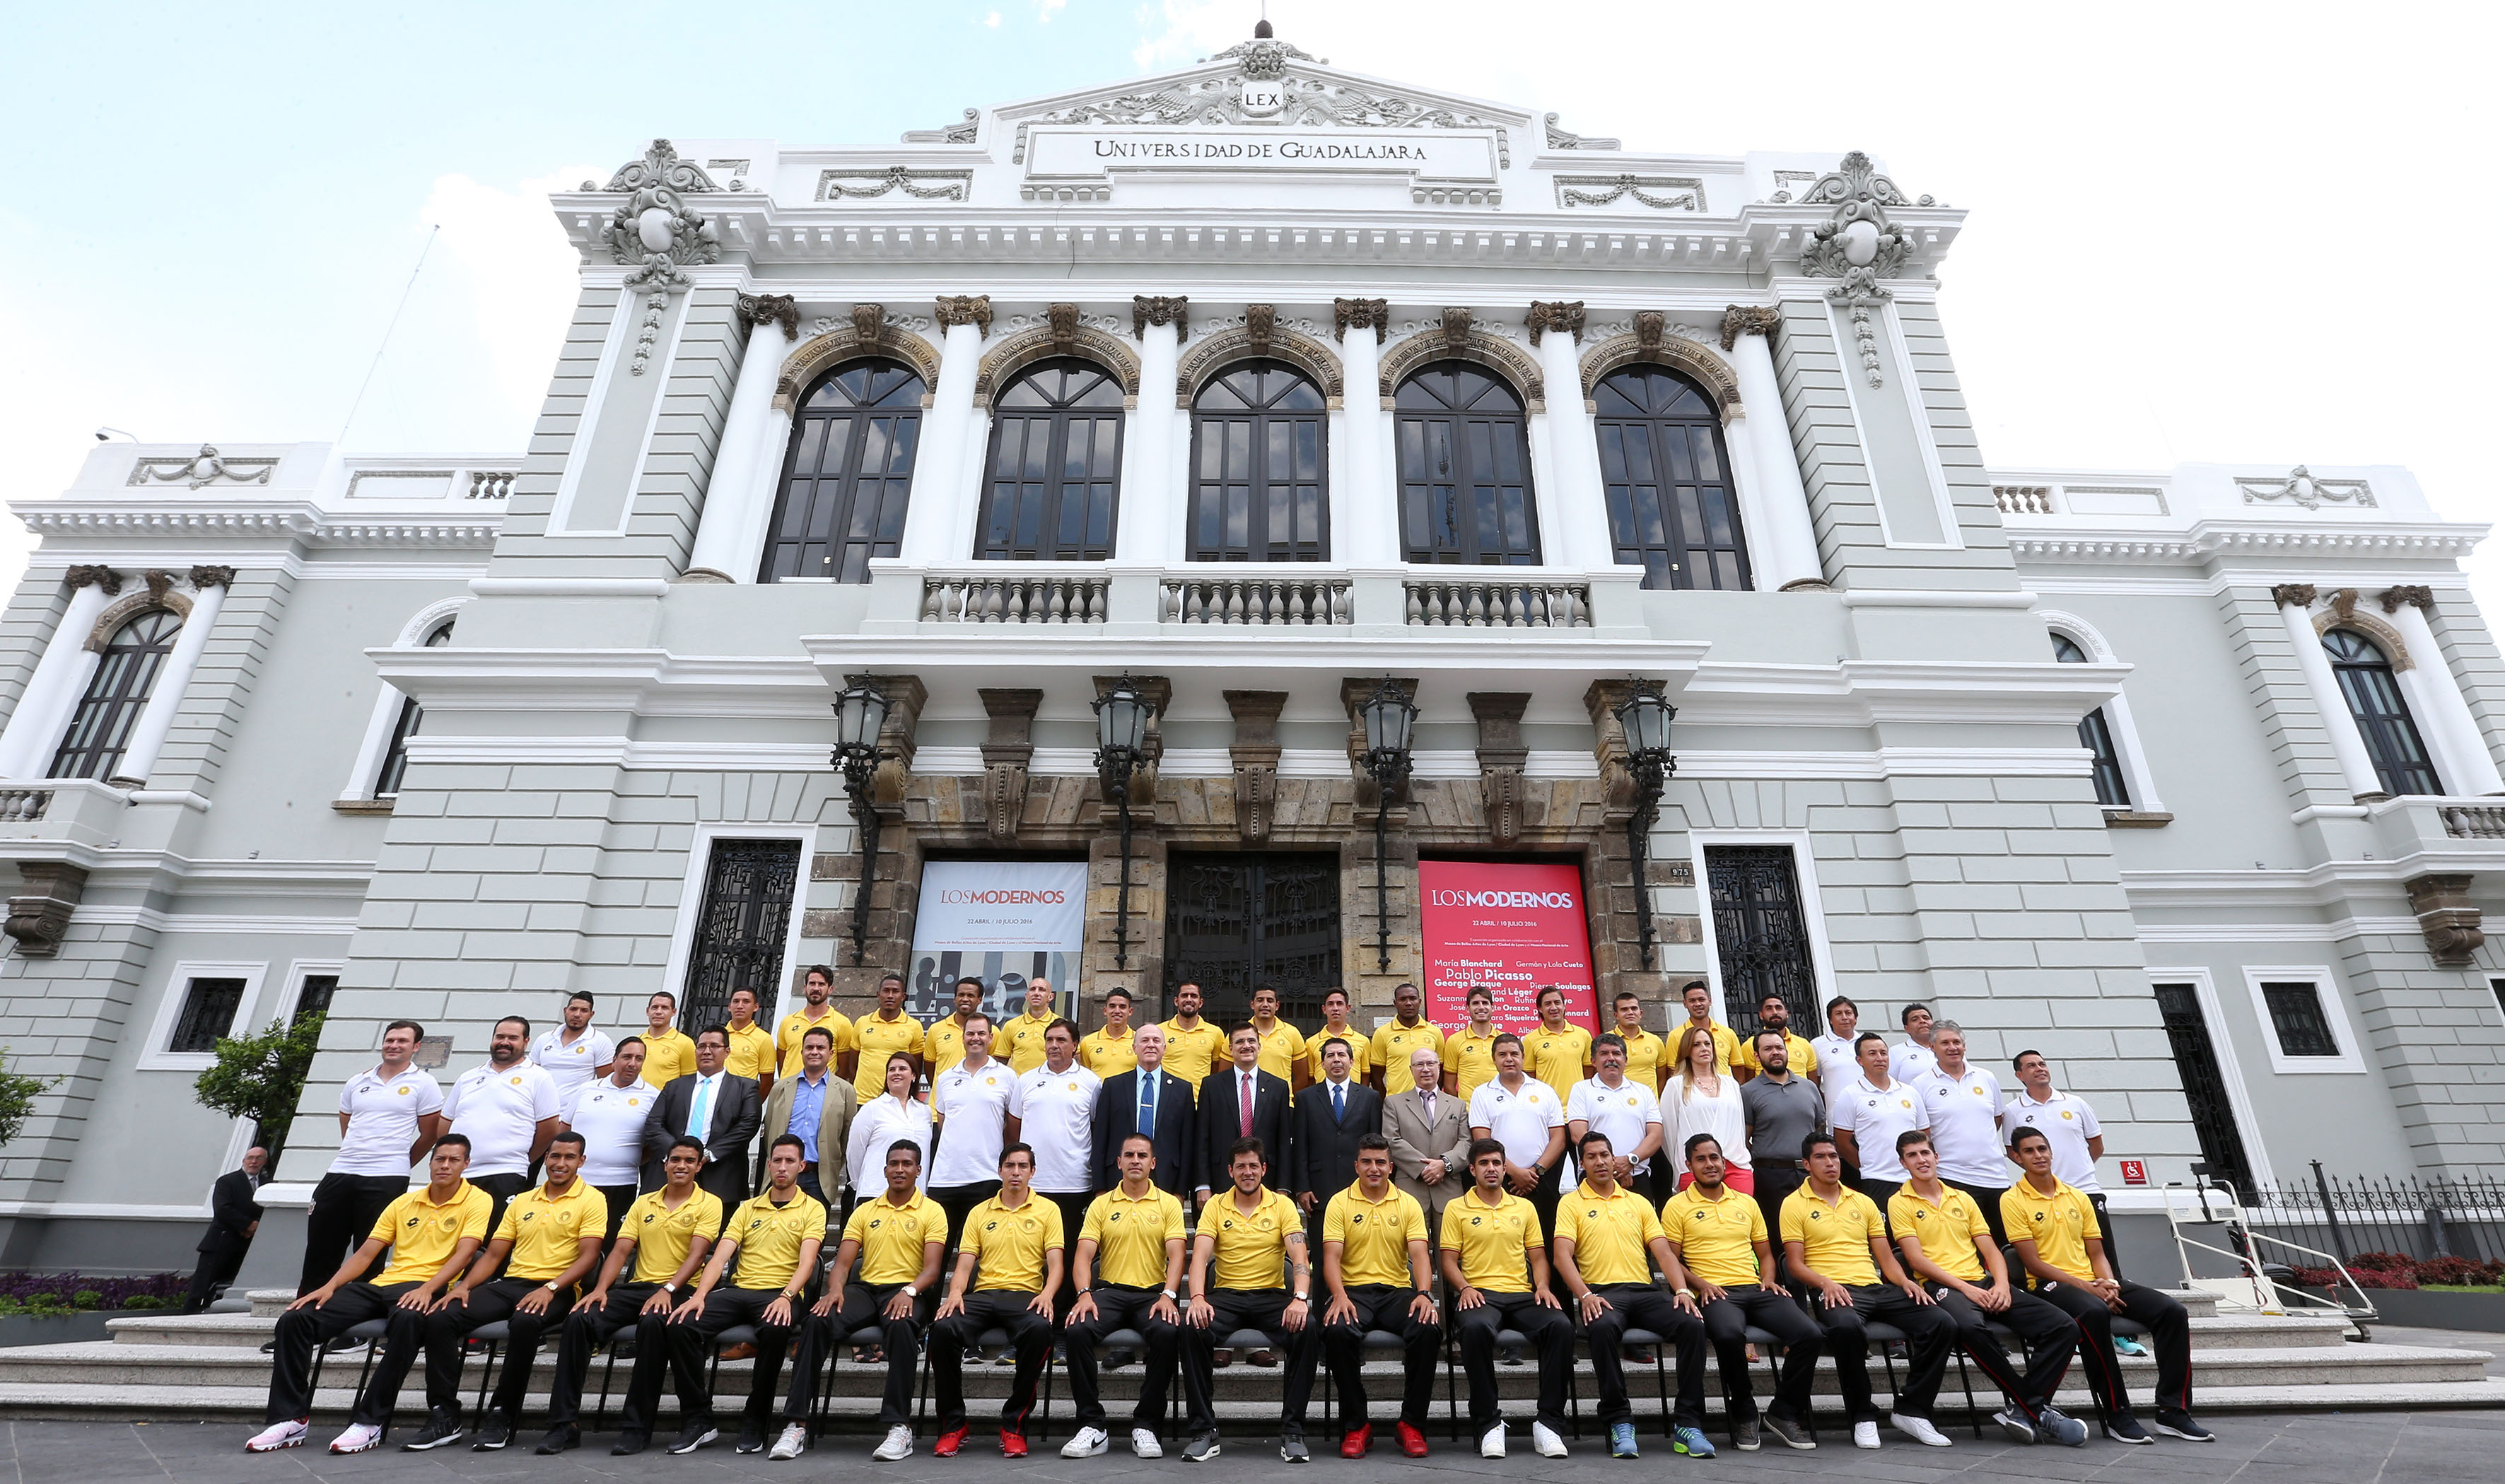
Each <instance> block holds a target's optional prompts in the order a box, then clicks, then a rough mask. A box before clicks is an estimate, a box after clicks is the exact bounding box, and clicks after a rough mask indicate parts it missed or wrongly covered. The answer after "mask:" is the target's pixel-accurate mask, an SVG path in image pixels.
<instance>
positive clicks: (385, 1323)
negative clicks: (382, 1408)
mask: <svg viewBox="0 0 2505 1484" xmlns="http://www.w3.org/2000/svg"><path fill="white" fill-rule="evenodd" d="M390 1325H391V1320H390V1319H389V1318H388V1317H386V1318H383V1319H370V1320H364V1321H361V1322H359V1323H357V1324H355V1325H349V1326H348V1328H347V1330H346V1331H345V1332H343V1333H341V1334H340V1335H339V1336H338V1337H337V1338H336V1339H334V1340H332V1341H331V1343H330V1344H328V1345H316V1346H314V1347H313V1378H312V1380H311V1382H310V1383H309V1384H307V1385H306V1387H305V1393H306V1395H308V1396H309V1395H311V1394H312V1393H314V1392H318V1391H320V1390H321V1389H322V1364H323V1362H324V1361H326V1360H329V1359H330V1358H331V1345H335V1344H337V1343H338V1342H339V1340H359V1341H362V1342H364V1344H365V1347H366V1360H365V1363H364V1364H363V1365H361V1366H359V1367H358V1368H357V1395H359V1396H364V1395H365V1391H366V1381H367V1380H368V1378H370V1377H371V1376H372V1375H373V1373H374V1347H375V1346H376V1345H378V1344H380V1343H381V1342H382V1337H383V1331H384V1330H385V1329H386V1328H388V1327H390ZM384 1431H386V1432H388V1431H390V1429H389V1426H388V1425H386V1426H385V1429H384Z"/></svg>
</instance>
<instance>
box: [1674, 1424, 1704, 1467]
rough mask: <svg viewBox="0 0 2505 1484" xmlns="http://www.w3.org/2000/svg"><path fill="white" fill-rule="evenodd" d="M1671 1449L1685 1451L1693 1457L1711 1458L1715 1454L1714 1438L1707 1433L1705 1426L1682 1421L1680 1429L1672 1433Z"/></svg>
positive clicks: (1679, 1451) (1677, 1451)
mask: <svg viewBox="0 0 2505 1484" xmlns="http://www.w3.org/2000/svg"><path fill="white" fill-rule="evenodd" d="M1670 1451H1671V1452H1673V1453H1684V1454H1686V1455H1687V1456H1688V1457H1689V1458H1692V1459H1710V1458H1711V1457H1712V1456H1713V1439H1711V1438H1710V1437H1707V1436H1706V1435H1705V1430H1704V1429H1703V1428H1698V1427H1691V1426H1689V1425H1688V1424H1686V1423H1680V1424H1679V1425H1678V1430H1677V1431H1675V1432H1673V1433H1672V1434H1671V1435H1670Z"/></svg>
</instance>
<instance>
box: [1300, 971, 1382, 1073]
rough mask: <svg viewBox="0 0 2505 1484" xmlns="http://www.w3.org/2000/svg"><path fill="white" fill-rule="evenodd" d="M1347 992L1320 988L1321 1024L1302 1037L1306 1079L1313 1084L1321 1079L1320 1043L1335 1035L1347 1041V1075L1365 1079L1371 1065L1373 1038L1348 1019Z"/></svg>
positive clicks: (1372, 1063)
mask: <svg viewBox="0 0 2505 1484" xmlns="http://www.w3.org/2000/svg"><path fill="white" fill-rule="evenodd" d="M1349 1005H1350V1001H1349V998H1348V991H1347V990H1344V989H1327V990H1324V991H1323V1023H1322V1024H1321V1025H1318V1026H1316V1027H1315V1028H1314V1029H1313V1031H1312V1032H1311V1033H1310V1034H1308V1035H1307V1036H1306V1037H1305V1081H1304V1085H1306V1086H1312V1085H1313V1084H1314V1083H1316V1082H1319V1081H1321V1080H1322V1079H1323V1042H1325V1041H1329V1040H1331V1039H1332V1038H1333V1037H1337V1038H1338V1039H1339V1040H1341V1041H1344V1042H1348V1060H1349V1068H1348V1075H1349V1076H1350V1077H1352V1078H1356V1079H1357V1080H1358V1081H1360V1082H1363V1081H1367V1080H1368V1078H1367V1077H1366V1073H1367V1072H1368V1071H1370V1070H1371V1069H1372V1067H1373V1065H1374V1039H1373V1038H1372V1037H1370V1036H1368V1035H1366V1034H1365V1033H1364V1032H1363V1031H1360V1030H1358V1028H1357V1025H1356V1023H1355V1022H1354V1021H1352V1020H1350V1019H1349V1018H1348V1012H1349Z"/></svg>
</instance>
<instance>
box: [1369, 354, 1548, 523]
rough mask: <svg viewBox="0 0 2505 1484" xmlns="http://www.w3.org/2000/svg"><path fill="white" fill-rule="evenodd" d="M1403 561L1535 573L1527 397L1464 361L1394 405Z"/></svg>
mask: <svg viewBox="0 0 2505 1484" xmlns="http://www.w3.org/2000/svg"><path fill="white" fill-rule="evenodd" d="M1393 409H1394V418H1395V420H1396V425H1397V436H1398V439H1399V444H1400V547H1401V557H1402V559H1403V560H1405V561H1413V562H1439V563H1457V564H1461V565H1464V566H1490V567H1535V566H1537V565H1538V564H1539V512H1537V511H1535V510H1534V509H1533V508H1532V493H1531V433H1530V424H1529V421H1528V420H1527V418H1526V417H1525V416H1524V413H1523V410H1522V399H1521V398H1520V397H1517V396H1515V395H1514V391H1513V388H1512V387H1510V386H1507V385H1506V384H1505V383H1504V382H1503V381H1502V380H1501V379H1499V377H1497V376H1495V375H1493V374H1491V373H1490V372H1488V371H1482V370H1481V369H1479V368H1478V367H1476V366H1472V365H1470V364H1469V363H1468V362H1466V361H1439V362H1437V363H1436V364H1434V365H1432V366H1429V367H1425V368H1422V369H1421V370H1420V371H1418V372H1417V374H1415V375H1413V376H1411V377H1410V378H1409V379H1408V380H1406V381H1403V382H1401V383H1400V390H1399V391H1398V392H1397V393H1396V394H1395V395H1394V398H1393Z"/></svg>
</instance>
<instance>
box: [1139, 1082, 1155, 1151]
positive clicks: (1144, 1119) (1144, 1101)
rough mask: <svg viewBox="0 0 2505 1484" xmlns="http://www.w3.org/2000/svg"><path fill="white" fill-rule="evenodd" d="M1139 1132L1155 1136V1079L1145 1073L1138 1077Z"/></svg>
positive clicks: (1151, 1136) (1152, 1137) (1150, 1136)
mask: <svg viewBox="0 0 2505 1484" xmlns="http://www.w3.org/2000/svg"><path fill="white" fill-rule="evenodd" d="M1140 1132H1141V1133H1144V1134H1146V1135H1147V1136H1148V1137H1149V1138H1150V1139H1154V1138H1155V1137H1156V1136H1157V1079H1156V1078H1155V1077H1154V1076H1153V1075H1152V1074H1147V1073H1143V1074H1141V1077H1140Z"/></svg>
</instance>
